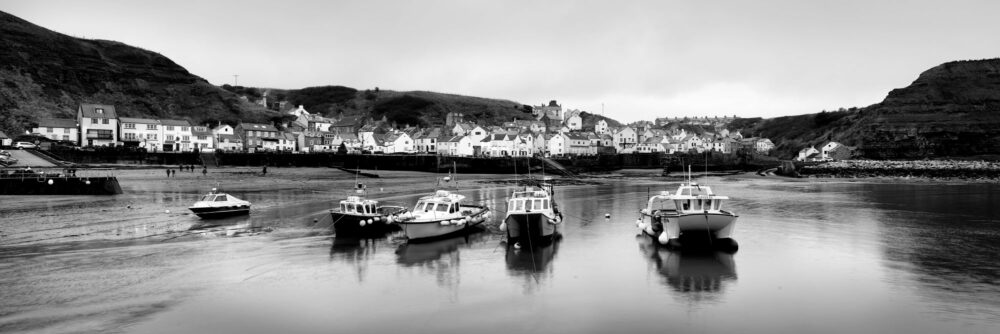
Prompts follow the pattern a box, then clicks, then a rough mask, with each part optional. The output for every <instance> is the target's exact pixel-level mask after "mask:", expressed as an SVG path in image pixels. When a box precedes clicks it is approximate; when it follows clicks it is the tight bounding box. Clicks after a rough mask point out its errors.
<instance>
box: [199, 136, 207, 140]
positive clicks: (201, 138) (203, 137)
mask: <svg viewBox="0 0 1000 334" xmlns="http://www.w3.org/2000/svg"><path fill="white" fill-rule="evenodd" d="M198 140H208V136H198Z"/></svg>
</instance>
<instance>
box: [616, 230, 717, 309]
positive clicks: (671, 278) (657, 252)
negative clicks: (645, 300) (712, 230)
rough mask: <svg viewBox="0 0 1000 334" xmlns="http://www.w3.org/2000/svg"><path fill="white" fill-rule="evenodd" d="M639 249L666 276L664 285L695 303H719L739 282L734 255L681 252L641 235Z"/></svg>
mask: <svg viewBox="0 0 1000 334" xmlns="http://www.w3.org/2000/svg"><path fill="white" fill-rule="evenodd" d="M636 241H637V242H638V244H639V250H640V251H641V252H642V254H643V255H644V256H645V257H646V258H647V259H648V260H649V261H650V264H652V265H653V267H651V268H650V269H653V268H655V270H656V273H657V274H659V275H660V276H662V283H664V284H665V285H666V286H668V287H670V288H671V289H673V290H674V291H676V292H679V293H681V295H682V296H683V297H684V298H685V299H688V300H690V301H693V302H705V301H716V300H718V298H719V297H720V296H721V295H722V293H724V290H725V287H726V285H728V284H730V283H732V282H733V281H735V280H736V263H735V261H734V259H733V253H729V252H723V251H713V250H699V251H678V250H672V249H667V248H666V247H661V246H659V244H657V243H656V242H655V241H654V240H652V238H649V237H647V236H644V235H637V236H636Z"/></svg>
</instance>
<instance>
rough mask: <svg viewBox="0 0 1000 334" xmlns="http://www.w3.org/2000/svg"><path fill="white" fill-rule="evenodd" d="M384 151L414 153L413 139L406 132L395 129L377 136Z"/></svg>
mask: <svg viewBox="0 0 1000 334" xmlns="http://www.w3.org/2000/svg"><path fill="white" fill-rule="evenodd" d="M377 137H378V140H380V141H381V146H382V148H383V149H382V152H384V153H413V152H414V149H413V140H412V139H411V138H410V136H409V135H407V134H406V133H405V132H400V131H395V132H390V133H386V134H384V135H379V136H377Z"/></svg>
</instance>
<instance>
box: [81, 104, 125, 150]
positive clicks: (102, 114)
mask: <svg viewBox="0 0 1000 334" xmlns="http://www.w3.org/2000/svg"><path fill="white" fill-rule="evenodd" d="M76 122H77V123H78V124H80V137H81V138H80V146H82V147H95V146H117V145H118V143H119V142H118V113H116V112H115V106H112V105H106V104H81V105H80V108H79V109H77V111H76Z"/></svg>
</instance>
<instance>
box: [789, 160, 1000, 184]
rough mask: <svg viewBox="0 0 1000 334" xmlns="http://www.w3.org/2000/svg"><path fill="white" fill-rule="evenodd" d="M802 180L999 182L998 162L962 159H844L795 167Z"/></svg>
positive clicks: (999, 170)
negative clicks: (905, 178) (826, 178)
mask: <svg viewBox="0 0 1000 334" xmlns="http://www.w3.org/2000/svg"><path fill="white" fill-rule="evenodd" d="M797 172H798V173H799V175H801V176H803V177H841V178H865V177H912V178H929V179H956V180H973V181H975V180H981V181H992V182H998V181H1000V162H990V161H961V160H915V161H898V160H844V161H831V162H826V163H821V164H816V165H807V166H802V167H800V168H798V170H797Z"/></svg>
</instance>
